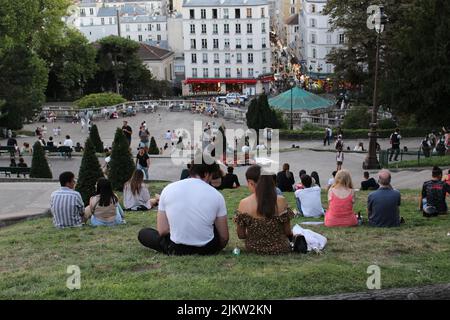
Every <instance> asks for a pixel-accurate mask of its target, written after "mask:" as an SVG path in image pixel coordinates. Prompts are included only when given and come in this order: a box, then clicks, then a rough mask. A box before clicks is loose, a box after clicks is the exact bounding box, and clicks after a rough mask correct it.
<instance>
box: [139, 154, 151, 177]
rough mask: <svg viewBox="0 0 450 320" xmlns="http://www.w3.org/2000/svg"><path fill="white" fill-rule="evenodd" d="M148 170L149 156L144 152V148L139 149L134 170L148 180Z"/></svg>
mask: <svg viewBox="0 0 450 320" xmlns="http://www.w3.org/2000/svg"><path fill="white" fill-rule="evenodd" d="M149 168H150V156H149V155H148V153H147V152H146V151H145V147H140V148H139V152H138V154H137V156H136V169H137V170H142V171H143V172H144V179H145V180H148V178H149V177H148V169H149Z"/></svg>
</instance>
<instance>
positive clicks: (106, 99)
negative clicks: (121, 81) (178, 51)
mask: <svg viewBox="0 0 450 320" xmlns="http://www.w3.org/2000/svg"><path fill="white" fill-rule="evenodd" d="M126 101H127V100H126V99H125V98H123V97H122V96H121V95H119V94H117V93H93V94H90V95H87V96H84V97H83V98H81V99H79V100H77V101H75V102H74V103H75V105H76V106H77V107H78V108H80V109H85V108H91V107H95V108H100V107H108V106H113V105H116V104H119V103H124V102H126Z"/></svg>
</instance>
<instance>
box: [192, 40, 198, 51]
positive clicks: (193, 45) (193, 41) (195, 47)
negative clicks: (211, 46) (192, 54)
mask: <svg viewBox="0 0 450 320" xmlns="http://www.w3.org/2000/svg"><path fill="white" fill-rule="evenodd" d="M191 49H197V42H196V41H195V39H191Z"/></svg>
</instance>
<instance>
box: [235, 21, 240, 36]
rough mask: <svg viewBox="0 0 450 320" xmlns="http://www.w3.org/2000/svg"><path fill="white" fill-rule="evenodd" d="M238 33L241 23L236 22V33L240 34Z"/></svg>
mask: <svg viewBox="0 0 450 320" xmlns="http://www.w3.org/2000/svg"><path fill="white" fill-rule="evenodd" d="M240 33H241V24H240V23H236V34H240Z"/></svg>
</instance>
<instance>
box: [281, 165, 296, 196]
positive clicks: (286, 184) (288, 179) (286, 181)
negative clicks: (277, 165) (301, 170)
mask: <svg viewBox="0 0 450 320" xmlns="http://www.w3.org/2000/svg"><path fill="white" fill-rule="evenodd" d="M294 183H295V179H294V174H293V173H292V172H291V171H289V164H288V163H285V164H283V170H282V171H280V172H278V174H277V187H278V188H279V189H280V190H281V192H293V191H294V189H293V185H294Z"/></svg>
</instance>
